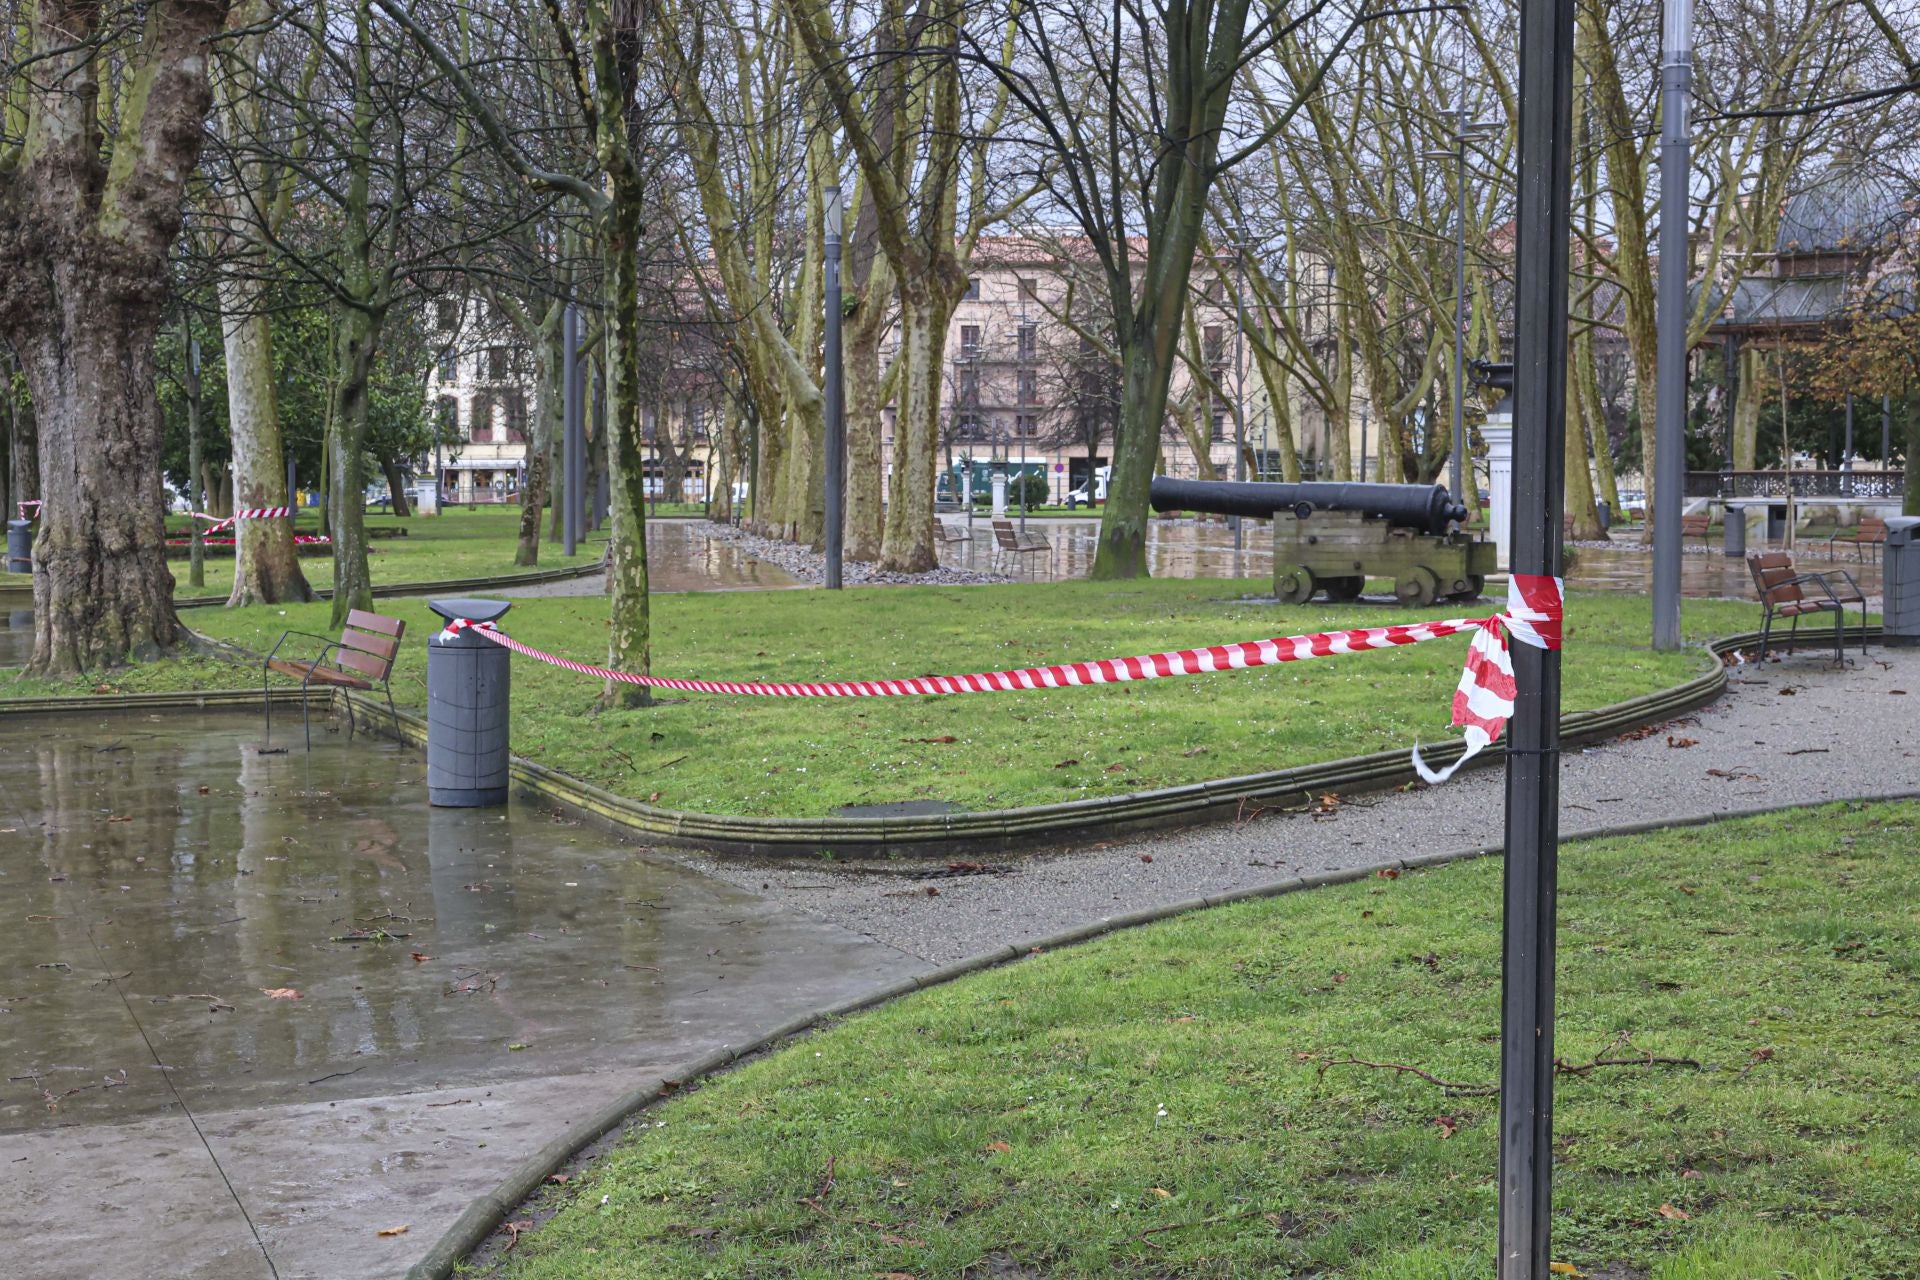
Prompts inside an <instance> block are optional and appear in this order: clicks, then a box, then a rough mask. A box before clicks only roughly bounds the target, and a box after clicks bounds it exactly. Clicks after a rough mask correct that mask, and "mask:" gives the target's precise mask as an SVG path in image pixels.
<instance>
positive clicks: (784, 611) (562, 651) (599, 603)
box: [0, 579, 1753, 817]
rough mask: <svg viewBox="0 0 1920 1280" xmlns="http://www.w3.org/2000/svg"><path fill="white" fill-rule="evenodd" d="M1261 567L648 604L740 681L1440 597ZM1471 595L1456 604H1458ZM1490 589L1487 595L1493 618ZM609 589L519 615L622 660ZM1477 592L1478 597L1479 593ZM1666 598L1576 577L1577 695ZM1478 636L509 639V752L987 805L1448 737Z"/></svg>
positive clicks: (201, 664) (228, 626)
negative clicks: (1050, 685) (1277, 643)
mask: <svg viewBox="0 0 1920 1280" xmlns="http://www.w3.org/2000/svg"><path fill="white" fill-rule="evenodd" d="M1267 589H1268V588H1267V587H1266V584H1265V583H1264V582H1236V581H1225V580H1215V579H1207V580H1198V581H1194V580H1156V581H1149V582H1139V583H1128V584H1118V585H1116V584H1111V583H1089V582H1060V583H1025V584H1012V585H1004V586H991V587H878V588H866V589H850V590H847V591H843V592H840V593H838V594H837V595H830V594H828V593H826V592H820V591H783V592H714V593H705V594H698V593H696V594H688V595H675V596H661V597H657V598H656V599H655V601H654V606H653V607H654V620H655V637H654V647H653V654H654V669H655V671H656V672H658V673H659V674H662V675H685V676H702V677H712V678H718V679H738V680H797V679H857V678H863V677H872V678H888V677H895V676H907V675H921V674H925V673H929V672H935V673H959V672H968V671H991V670H998V669H1002V668H1007V667H1022V666H1031V665H1038V664H1044V663H1054V662H1063V661H1069V660H1079V659H1090V658H1104V657H1117V656H1125V655H1131V654H1139V653H1149V652H1153V651H1156V650H1162V649H1172V648H1185V647H1190V646H1197V645H1205V644H1217V643H1221V642H1224V641H1232V640H1253V639H1259V638H1262V637H1266V636H1271V635H1276V634H1280V635H1289V634H1296V633H1299V632H1306V631H1319V630H1326V629H1329V628H1339V627H1355V626H1377V625H1382V624H1385V623H1390V622H1404V621H1414V620H1417V619H1419V618H1422V617H1426V618H1433V617H1443V616H1446V614H1447V610H1446V609H1443V608H1441V607H1438V606H1436V607H1435V608H1433V609H1430V610H1422V611H1418V612H1408V611H1405V610H1400V609H1393V608H1383V607H1380V606H1369V605H1362V606H1344V607H1342V606H1301V607H1284V608H1282V607H1276V606H1274V605H1273V604H1270V603H1262V602H1260V601H1258V600H1250V599H1248V598H1247V597H1248V596H1249V595H1251V594H1253V593H1256V592H1264V591H1265V590H1267ZM1454 607H1455V608H1460V607H1459V606H1454ZM1492 607H1493V606H1489V605H1485V604H1482V605H1478V606H1472V607H1471V608H1472V609H1477V610H1479V611H1481V612H1485V611H1488V610H1489V609H1490V608H1492ZM380 609H381V610H382V611H383V612H386V613H391V614H395V615H397V616H400V617H403V618H405V619H406V621H407V625H408V629H409V639H408V642H407V644H406V646H405V648H404V651H403V656H402V658H401V661H400V664H399V666H398V668H397V670H396V675H395V679H394V696H395V699H396V700H397V701H398V702H399V703H400V704H401V705H403V706H407V707H412V708H415V709H419V708H420V707H422V706H423V705H424V703H425V682H424V675H425V671H424V668H425V658H426V648H425V640H426V637H427V635H428V634H430V633H431V630H432V629H437V628H438V626H439V625H440V623H439V621H438V619H437V618H435V617H434V616H433V615H432V614H431V613H430V612H429V611H428V609H427V608H426V606H425V604H424V603H423V602H421V601H418V600H386V601H381V602H380ZM606 609H607V605H606V601H605V600H603V599H599V598H597V597H554V598H543V599H532V600H524V601H521V602H519V603H518V604H516V605H515V606H514V609H513V612H512V613H510V614H508V615H507V619H506V622H505V626H506V628H507V630H508V631H510V632H511V633H512V634H513V635H515V636H517V637H519V638H520V639H522V640H525V641H527V642H528V643H529V644H533V645H535V646H537V647H539V648H542V649H545V650H547V651H548V652H550V653H556V654H559V655H562V656H566V657H572V658H578V659H582V660H585V661H604V660H605V656H606V641H605V638H604V637H605V635H606V623H607V613H606ZM1463 611H1465V610H1463ZM187 620H188V622H189V623H190V624H191V625H192V626H194V627H196V628H199V629H201V630H203V631H205V632H206V633H207V634H209V635H211V636H214V637H216V638H219V639H222V640H227V641H231V642H234V643H236V644H239V645H241V646H244V647H245V648H247V649H250V650H252V651H254V652H256V653H264V652H265V651H266V650H267V649H268V648H270V647H271V646H272V644H273V642H274V640H275V639H276V638H277V637H278V636H279V635H280V633H281V632H282V631H283V630H286V629H289V628H292V629H296V630H302V631H312V632H319V633H322V634H329V633H331V630H332V629H331V628H330V627H329V626H328V625H327V622H328V606H327V605H325V604H319V605H309V606H289V607H286V608H277V607H271V606H268V607H261V608H252V609H245V610H234V611H229V610H204V611H200V612H196V613H193V614H189V615H187ZM1686 621H1687V625H1688V627H1689V628H1690V629H1691V630H1692V632H1693V633H1694V634H1695V635H1696V636H1697V637H1699V638H1706V637H1710V636H1715V635H1725V634H1728V633H1729V632H1732V631H1736V630H1741V629H1744V628H1745V627H1748V626H1750V625H1751V624H1752V621H1753V610H1752V608H1751V607H1748V606H1742V605H1738V604H1730V603H1723V602H1714V601H1698V602H1695V601H1689V602H1688V607H1687V612H1686ZM1648 627H1649V621H1648V606H1647V603H1646V601H1645V600H1643V599H1638V598H1635V597H1630V596H1621V595H1593V596H1580V597H1576V598H1575V599H1574V601H1573V604H1572V608H1571V613H1570V622H1569V625H1568V661H1567V663H1566V677H1565V700H1566V702H1565V705H1566V707H1567V709H1568V710H1570V711H1574V710H1583V709H1589V708H1593V707H1599V706H1604V705H1606V704H1608V703H1612V702H1617V701H1620V700H1622V699H1625V698H1628V697H1632V696H1634V695H1636V694H1640V693H1645V692H1648V691H1650V690H1654V689H1659V688H1665V687H1668V686H1671V685H1674V684H1678V683H1680V682H1682V681H1684V680H1686V679H1688V678H1690V677H1692V676H1693V675H1695V674H1697V673H1698V672H1699V671H1700V669H1701V663H1702V661H1703V659H1702V657H1701V655H1700V654H1699V653H1698V652H1691V653H1654V652H1651V651H1650V650H1649V649H1648V648H1647V647H1646V638H1647V635H1648ZM1465 644H1466V641H1465V639H1464V638H1460V639H1454V640H1443V641H1437V642H1433V643H1430V644H1424V645H1419V646H1415V647H1411V648H1405V649H1398V650H1393V651H1387V652H1379V653H1370V654H1362V655H1357V656H1353V657H1345V658H1337V659H1330V660H1322V661H1315V662H1304V663H1287V664H1284V665H1281V666H1277V667H1268V668H1262V669H1259V670H1253V671H1239V672H1230V673H1221V674H1216V675H1207V676H1196V677H1189V678H1183V679H1175V680H1164V681H1153V682H1145V683H1140V684H1131V685H1115V686H1107V687H1099V688H1081V689H1061V690H1036V691H1031V692H1024V693H1016V694H980V695H967V696H959V697H947V698H884V699H860V700H844V701H842V700H825V699H821V700H814V699H794V700H786V699H766V698H723V697H714V696H707V695H700V694H693V695H687V696H685V697H683V698H678V699H673V700H667V701H664V702H663V703H662V704H661V705H658V706H654V707H651V708H643V709H635V710H616V711H606V712H602V711H599V710H597V709H596V706H595V700H596V698H597V696H598V693H599V685H598V683H597V682H596V681H593V680H591V679H589V678H587V677H583V676H578V675H574V674H571V673H568V672H564V671H560V670H558V669H556V668H552V667H546V666H541V665H539V664H537V663H534V662H531V661H527V660H522V659H515V662H514V677H513V679H514V693H513V730H512V732H513V749H514V751H515V752H516V753H518V754H520V755H523V756H526V757H529V758H531V759H534V760H538V761H540V762H541V763H544V764H547V765H550V766H552V767H554V768H557V769H562V770H565V771H566V772H568V773H571V774H573V775H574V776H576V777H580V778H584V779H586V780H588V781H590V782H594V783H597V784H599V785H602V786H605V787H607V788H609V789H610V790H613V791H615V792H616V793H618V794H621V795H625V796H630V797H634V798H638V799H643V800H647V799H651V800H654V801H656V802H657V803H660V804H662V805H666V806H668V807H672V808H678V809H686V810H692V811H697V812H704V813H718V814H735V815H753V816H760V815H779V816H786V817H813V816H820V815H825V814H830V813H832V812H833V811H834V810H835V809H836V808H838V807H839V806H842V805H858V804H874V803H881V802H887V801H900V800H928V799H935V800H943V801H947V802H949V803H952V804H954V805H955V806H957V807H959V808H963V809H970V810H982V809H994V808H1006V807H1014V806H1020V805H1030V804H1042V803H1048V802H1053V801H1061V800H1071V799H1077V798H1081V797H1085V796H1092V795H1103V794H1125V793H1130V792H1136V791H1144V790H1148V789H1151V788H1156V787H1165V786H1173V785H1176V784H1180V783H1188V782H1196V781H1202V780H1206V779H1211V778H1224V777H1234V776H1239V775H1243V774H1249V773H1258V772H1262V771H1265V770H1270V769H1278V768H1284V767H1287V766H1290V765H1298V764H1308V763H1314V762H1319V761H1325V760H1332V759H1338V758H1341V757H1344V756H1351V755H1356V754H1361V753H1364V752H1371V751H1381V750H1386V749H1388V748H1390V747H1395V746H1402V745H1406V744H1408V743H1410V742H1411V741H1413V740H1414V739H1415V738H1419V739H1422V740H1425V741H1437V740H1441V739H1445V738H1447V737H1450V736H1451V735H1452V733H1453V730H1452V729H1451V728H1450V727H1449V725H1448V719H1449V716H1450V713H1451V706H1452V695H1453V688H1454V685H1455V684H1456V683H1457V681H1458V680H1459V677H1460V666H1461V662H1462V659H1463V655H1464V646H1465ZM256 679H257V669H247V668H243V667H234V666H230V665H227V664H223V663H220V662H218V661H216V660H211V659H205V658H198V659H192V660H188V661H183V662H164V663H154V664H148V665H143V666H139V667H134V668H130V669H127V670H125V671H122V672H117V673H114V674H113V676H112V677H111V678H110V679H108V680H105V681H102V682H98V683H97V684H96V683H95V682H93V681H87V682H81V683H79V684H78V685H77V686H76V685H66V686H50V685H47V684H44V683H39V682H33V681H28V680H25V679H23V678H18V677H16V678H14V679H13V680H12V681H10V682H6V683H0V691H4V692H5V693H6V694H10V695H12V696H26V695H31V694H36V693H38V694H46V693H71V692H85V691H86V690H88V689H92V688H98V689H100V690H101V691H116V692H138V691H142V690H147V689H181V688H196V687H198V688H206V687H222V688H231V687H235V686H244V685H246V684H248V683H251V682H253V681H254V680H256Z"/></svg>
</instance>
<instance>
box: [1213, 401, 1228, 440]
mask: <svg viewBox="0 0 1920 1280" xmlns="http://www.w3.org/2000/svg"><path fill="white" fill-rule="evenodd" d="M1226 438H1227V406H1225V405H1223V404H1216V405H1214V406H1213V442H1214V443H1215V444H1219V443H1220V442H1221V441H1222V440H1225V439H1226Z"/></svg>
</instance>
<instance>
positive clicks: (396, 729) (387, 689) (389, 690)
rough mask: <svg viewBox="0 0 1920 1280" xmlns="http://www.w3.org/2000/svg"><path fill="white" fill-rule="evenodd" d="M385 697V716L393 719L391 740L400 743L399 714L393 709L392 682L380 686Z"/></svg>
mask: <svg viewBox="0 0 1920 1280" xmlns="http://www.w3.org/2000/svg"><path fill="white" fill-rule="evenodd" d="M380 687H381V689H382V690H384V691H385V692H386V695H387V714H388V715H390V716H392V717H393V740H394V741H395V742H398V741H400V713H399V712H398V711H396V710H394V709H393V682H392V681H391V680H389V681H388V682H387V683H385V684H383V685H381V686H380Z"/></svg>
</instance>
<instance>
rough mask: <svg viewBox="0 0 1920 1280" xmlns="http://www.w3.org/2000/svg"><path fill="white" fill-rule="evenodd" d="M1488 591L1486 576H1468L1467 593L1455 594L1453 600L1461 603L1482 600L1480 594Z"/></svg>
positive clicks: (1457, 592)
mask: <svg viewBox="0 0 1920 1280" xmlns="http://www.w3.org/2000/svg"><path fill="white" fill-rule="evenodd" d="M1486 589H1487V578H1486V575H1485V574H1480V573H1470V574H1468V575H1467V589H1466V590H1465V591H1456V592H1454V593H1453V595H1452V597H1451V598H1452V599H1455V600H1461V601H1466V600H1478V599H1479V598H1480V593H1481V592H1483V591H1485V590H1486Z"/></svg>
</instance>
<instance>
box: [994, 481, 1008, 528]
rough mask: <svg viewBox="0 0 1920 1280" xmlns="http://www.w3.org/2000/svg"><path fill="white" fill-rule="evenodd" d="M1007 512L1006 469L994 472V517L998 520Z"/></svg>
mask: <svg viewBox="0 0 1920 1280" xmlns="http://www.w3.org/2000/svg"><path fill="white" fill-rule="evenodd" d="M1006 514H1007V473H1006V472H1004V471H996V472H994V473H993V515H994V519H996V520H997V519H999V518H1000V517H1001V516H1004V515H1006Z"/></svg>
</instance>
